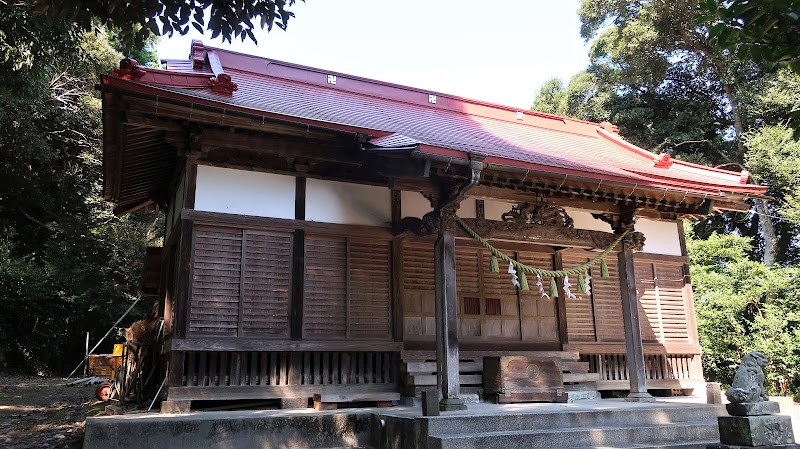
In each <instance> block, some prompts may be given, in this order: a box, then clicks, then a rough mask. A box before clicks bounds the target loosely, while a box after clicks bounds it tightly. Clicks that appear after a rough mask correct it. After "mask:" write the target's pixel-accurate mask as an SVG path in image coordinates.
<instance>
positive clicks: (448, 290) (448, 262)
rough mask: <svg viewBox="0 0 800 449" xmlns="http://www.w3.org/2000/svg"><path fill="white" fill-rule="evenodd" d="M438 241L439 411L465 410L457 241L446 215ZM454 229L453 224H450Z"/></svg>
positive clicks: (442, 214) (436, 272) (436, 255)
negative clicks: (459, 330) (459, 331)
mask: <svg viewBox="0 0 800 449" xmlns="http://www.w3.org/2000/svg"><path fill="white" fill-rule="evenodd" d="M439 220H440V224H439V237H438V238H437V239H436V243H435V245H434V271H435V283H436V310H435V313H436V363H437V377H438V386H439V392H440V393H441V396H442V399H441V401H440V402H439V408H440V409H441V410H442V411H450V410H466V408H467V406H466V405H464V400H463V399H461V398H460V397H459V394H460V389H461V385H460V380H459V377H458V360H459V359H458V316H457V313H458V292H457V290H456V240H455V236H454V235H453V233H452V231H450V230H448V223H447V221H448V220H451V219H450V218H448V217H447V215H446V212H442V213H440V216H439ZM449 225H450V226H453V225H454V224H453V223H450V224H449Z"/></svg>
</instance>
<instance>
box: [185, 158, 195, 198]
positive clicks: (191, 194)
mask: <svg viewBox="0 0 800 449" xmlns="http://www.w3.org/2000/svg"><path fill="white" fill-rule="evenodd" d="M196 194H197V164H195V163H193V162H187V163H186V191H185V192H184V197H183V198H184V199H183V207H184V209H194V199H195V196H196Z"/></svg>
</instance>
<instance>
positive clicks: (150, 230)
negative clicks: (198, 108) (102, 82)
mask: <svg viewBox="0 0 800 449" xmlns="http://www.w3.org/2000/svg"><path fill="white" fill-rule="evenodd" d="M2 6H3V11H2V12H3V13H2V14H0V30H3V31H2V32H0V52H1V54H0V56H1V58H0V130H2V132H0V236H2V237H0V298H2V301H0V371H2V370H6V369H14V370H26V371H34V372H51V371H54V370H62V369H64V368H66V369H71V368H72V366H69V367H68V368H67V367H66V366H65V365H73V364H75V363H77V361H78V360H79V359H80V356H81V355H82V341H83V335H85V333H86V332H87V331H90V332H91V333H92V334H93V335H95V336H97V337H99V336H100V335H102V334H103V333H104V332H105V331H106V330H107V328H108V326H109V325H110V324H111V323H113V320H115V319H116V317H117V316H119V314H120V313H121V312H122V311H123V310H125V309H126V308H127V307H128V306H129V305H130V301H131V300H132V299H133V298H134V297H136V296H138V285H139V276H140V270H141V267H142V263H143V259H144V250H145V246H147V245H149V244H155V243H157V242H158V241H159V239H160V230H161V225H160V223H161V222H162V218H161V216H160V215H152V214H138V215H135V216H131V217H122V218H120V217H115V216H114V215H113V213H112V209H111V205H109V204H107V203H106V202H104V201H103V199H102V196H101V191H100V185H101V182H102V173H101V165H102V164H101V157H102V151H101V148H100V136H101V129H100V126H101V120H100V118H101V115H100V106H101V105H100V99H99V97H98V95H97V94H96V92H95V90H94V85H95V84H96V83H97V81H98V78H97V77H98V74H99V73H108V72H110V71H111V70H112V69H113V68H114V67H115V65H116V64H117V62H118V61H119V59H120V58H122V55H121V54H120V53H119V52H118V51H117V50H116V49H115V48H114V46H113V44H112V42H111V41H110V39H109V36H108V34H107V33H106V31H105V29H104V28H102V27H100V28H97V29H95V30H93V31H91V32H82V31H81V30H80V29H79V28H78V27H77V26H74V25H70V24H67V23H52V22H48V21H44V20H41V19H40V18H37V17H35V16H33V15H32V14H31V12H30V10H29V9H28V8H27V7H26V6H25V5H24V4H21V3H15V4H13V5H7V4H3V5H2ZM143 62H147V61H143ZM144 309H147V307H146V306H145V307H144ZM131 318H133V317H131Z"/></svg>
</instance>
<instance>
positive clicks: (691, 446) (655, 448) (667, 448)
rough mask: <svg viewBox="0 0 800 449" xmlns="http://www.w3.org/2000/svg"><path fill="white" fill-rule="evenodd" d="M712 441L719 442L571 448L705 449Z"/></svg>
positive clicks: (705, 441)
mask: <svg viewBox="0 0 800 449" xmlns="http://www.w3.org/2000/svg"><path fill="white" fill-rule="evenodd" d="M712 443H719V441H711V440H702V441H684V442H680V443H669V444H666V443H665V444H656V445H653V444H631V445H628V446H590V447H582V448H572V449H706V446H707V445H709V444H712Z"/></svg>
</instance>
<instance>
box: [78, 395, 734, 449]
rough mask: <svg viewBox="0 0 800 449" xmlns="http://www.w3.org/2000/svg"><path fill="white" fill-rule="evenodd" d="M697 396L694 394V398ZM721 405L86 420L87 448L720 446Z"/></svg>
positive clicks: (610, 404)
mask: <svg viewBox="0 0 800 449" xmlns="http://www.w3.org/2000/svg"><path fill="white" fill-rule="evenodd" d="M692 399H694V398H692ZM725 414H726V413H725V409H724V407H723V406H710V405H705V404H702V403H699V402H691V401H690V400H687V399H686V398H664V399H659V400H658V402H656V403H648V404H640V403H630V402H625V401H623V400H620V399H605V400H593V401H581V402H576V403H566V404H541V403H539V404H502V405H495V404H489V403H478V404H468V409H467V410H463V411H456V412H442V414H441V415H440V416H430V417H423V416H422V410H421V407H420V406H419V405H416V406H402V407H401V406H395V407H392V408H389V409H387V408H363V409H362V408H352V409H340V410H331V411H315V410H313V409H310V408H308V409H301V410H258V411H238V412H195V413H189V414H181V415H163V414H161V415H159V414H144V413H143V414H128V415H122V416H107V417H98V418H88V419H87V422H86V437H85V440H84V448H85V449H101V448H102V449H145V448H147V449H160V448H164V449H167V448H168V449H206V448H208V449H211V448H215V449H216V448H224V449H228V448H230V449H247V448H260V449H267V448H280V449H301V448H302V449H322V448H325V449H329V448H386V449H447V448H454V449H455V448H458V449H461V448H464V449H470V448H481V449H484V448H485V449H493V448H500V449H515V448H584V449H585V448H590V447H593V448H599V447H613V448H631V449H632V448H637V449H641V448H648V447H649V448H682V449H700V448H705V447H706V445H708V444H710V443H715V442H719V437H718V434H717V427H716V418H717V417H718V416H723V415H725Z"/></svg>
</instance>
